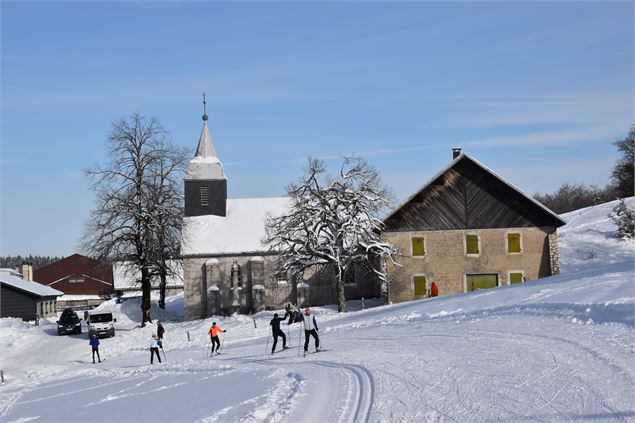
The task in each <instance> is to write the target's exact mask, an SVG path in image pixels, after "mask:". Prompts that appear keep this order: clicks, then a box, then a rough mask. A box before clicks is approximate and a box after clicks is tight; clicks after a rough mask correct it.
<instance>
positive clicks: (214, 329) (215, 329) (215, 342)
mask: <svg viewBox="0 0 635 423" xmlns="http://www.w3.org/2000/svg"><path fill="white" fill-rule="evenodd" d="M219 332H223V333H225V332H227V331H226V330H222V329H221V328H220V326H216V322H213V323H212V326H211V327H210V328H209V332H207V333H208V334H209V336H210V340H211V341H212V354H214V347H216V354H220V352H219V351H218V349H219V348H220V340H219V339H218V333H219Z"/></svg>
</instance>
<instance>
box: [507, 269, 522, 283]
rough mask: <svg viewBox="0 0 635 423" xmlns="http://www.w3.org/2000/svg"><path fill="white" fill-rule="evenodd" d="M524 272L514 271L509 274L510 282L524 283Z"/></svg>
mask: <svg viewBox="0 0 635 423" xmlns="http://www.w3.org/2000/svg"><path fill="white" fill-rule="evenodd" d="M522 281H523V274H522V273H519V272H513V273H510V274H509V284H510V285H513V284H515V283H522Z"/></svg>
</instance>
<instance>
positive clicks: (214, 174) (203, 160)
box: [184, 93, 227, 216]
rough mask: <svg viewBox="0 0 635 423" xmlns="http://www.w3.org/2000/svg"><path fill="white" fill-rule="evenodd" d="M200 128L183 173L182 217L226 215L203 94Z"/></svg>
mask: <svg viewBox="0 0 635 423" xmlns="http://www.w3.org/2000/svg"><path fill="white" fill-rule="evenodd" d="M203 112H204V114H203V128H202V130H201V136H200V137H199V140H198V147H197V148H196V155H195V156H194V158H193V159H192V160H190V162H189V163H188V165H187V170H186V172H185V177H184V179H185V216H201V215H210V214H211V215H216V216H225V215H226V205H227V178H226V177H225V172H224V171H223V165H222V164H221V162H220V160H218V157H217V156H216V149H215V148H214V143H213V142H212V137H211V136H210V134H209V128H208V127H207V120H208V116H207V102H206V101H205V93H203Z"/></svg>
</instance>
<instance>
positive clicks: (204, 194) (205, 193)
mask: <svg viewBox="0 0 635 423" xmlns="http://www.w3.org/2000/svg"><path fill="white" fill-rule="evenodd" d="M201 206H209V187H201Z"/></svg>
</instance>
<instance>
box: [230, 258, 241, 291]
mask: <svg viewBox="0 0 635 423" xmlns="http://www.w3.org/2000/svg"><path fill="white" fill-rule="evenodd" d="M242 286H243V282H242V278H241V269H240V264H238V262H237V261H236V260H234V263H233V264H232V267H231V287H232V288H236V287H242Z"/></svg>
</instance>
